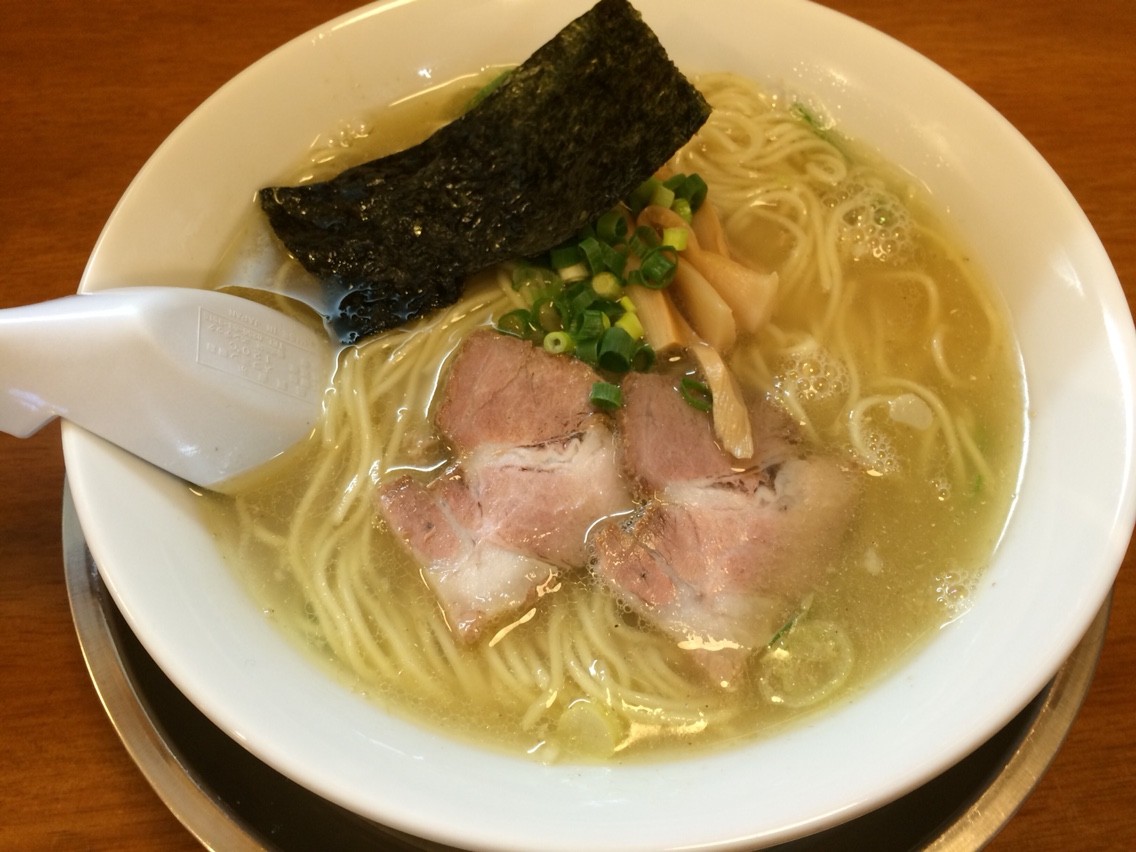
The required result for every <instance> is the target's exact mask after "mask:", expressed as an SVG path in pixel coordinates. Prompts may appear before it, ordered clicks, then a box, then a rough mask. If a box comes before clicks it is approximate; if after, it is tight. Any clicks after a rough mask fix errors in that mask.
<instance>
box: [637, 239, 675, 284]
mask: <svg viewBox="0 0 1136 852" xmlns="http://www.w3.org/2000/svg"><path fill="white" fill-rule="evenodd" d="M676 269H678V252H677V251H675V250H674V249H673V248H671V247H670V246H665V245H661V246H656V247H655V248H653V249H651V250H650V251H649V252H647V253H646V254H645V255H643V259H642V262H641V263H640V264H639V270H638V272H639V275H640V276H641V277H642V284H643V286H645V287H651V288H654V289H656V290H660V289H662V288H663V287H666V286H667V285H668V284H670V283H671V281H672V280H673V279H674V275H675V270H676Z"/></svg>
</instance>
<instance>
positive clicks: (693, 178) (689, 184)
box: [675, 174, 709, 211]
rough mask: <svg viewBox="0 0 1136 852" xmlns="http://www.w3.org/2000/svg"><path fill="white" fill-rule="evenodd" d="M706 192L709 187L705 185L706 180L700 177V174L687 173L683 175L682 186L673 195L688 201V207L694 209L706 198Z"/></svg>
mask: <svg viewBox="0 0 1136 852" xmlns="http://www.w3.org/2000/svg"><path fill="white" fill-rule="evenodd" d="M707 192H709V187H707V186H706V181H704V180H703V179H702V176H701V175H699V174H689V175H686V176H685V179H684V180H683V182H682V186H681V187H679V189H678V190H677V191H676V192H675V195H676V196H677V197H679V198H685V199H686V200H687V201H689V202H690V209H691V210H692V211H694V210H697V209H698V208H699V207H701V206H702V202H703V201H705V200H706V194H707Z"/></svg>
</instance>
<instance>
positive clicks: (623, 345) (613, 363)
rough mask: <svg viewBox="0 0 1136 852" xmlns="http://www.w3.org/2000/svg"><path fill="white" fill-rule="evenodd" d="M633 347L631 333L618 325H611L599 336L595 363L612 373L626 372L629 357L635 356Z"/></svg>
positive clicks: (629, 362)
mask: <svg viewBox="0 0 1136 852" xmlns="http://www.w3.org/2000/svg"><path fill="white" fill-rule="evenodd" d="M635 349H636V346H635V341H634V340H633V339H632V337H631V335H630V334H628V333H627V332H626V331H625V330H624V329H622V328H620V327H619V326H618V325H613V326H612V327H611V328H609V329H607V330H606V331H605V332H604V333H603V337H602V338H600V345H599V349H598V350H597V353H596V363H597V364H599V366H600V367H601V368H602V369H604V370H608V371H610V372H612V373H626V372H627V371H628V370H630V369H631V359H632V358H634V357H635Z"/></svg>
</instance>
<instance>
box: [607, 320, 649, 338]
mask: <svg viewBox="0 0 1136 852" xmlns="http://www.w3.org/2000/svg"><path fill="white" fill-rule="evenodd" d="M613 328H622V329H623V330H624V331H626V332H627V333H628V335H630V337H631V339H632V340H642V339H643V323H642V321H640V319H639V315H638V314H635V313H625V314H624V315H623V316H621V317H620V318H619V319H617V320H616V321H615V325H614V326H613Z"/></svg>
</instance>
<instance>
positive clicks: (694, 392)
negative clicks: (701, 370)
mask: <svg viewBox="0 0 1136 852" xmlns="http://www.w3.org/2000/svg"><path fill="white" fill-rule="evenodd" d="M679 391H680V392H681V393H682V398H683V399H684V400H686V404H687V405H689V406H690V407H691V408H697V409H698V410H699V411H709V410H710V407H711V405H712V404H713V402H714V397H713V394H711V393H710V388H709V386H708V385H706V384H705V383H704V382H700V381H698V380H697V379H692V378H690V377H689V376H686V377H685V378H683V380H682V381H681V382H680V383H679Z"/></svg>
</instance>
